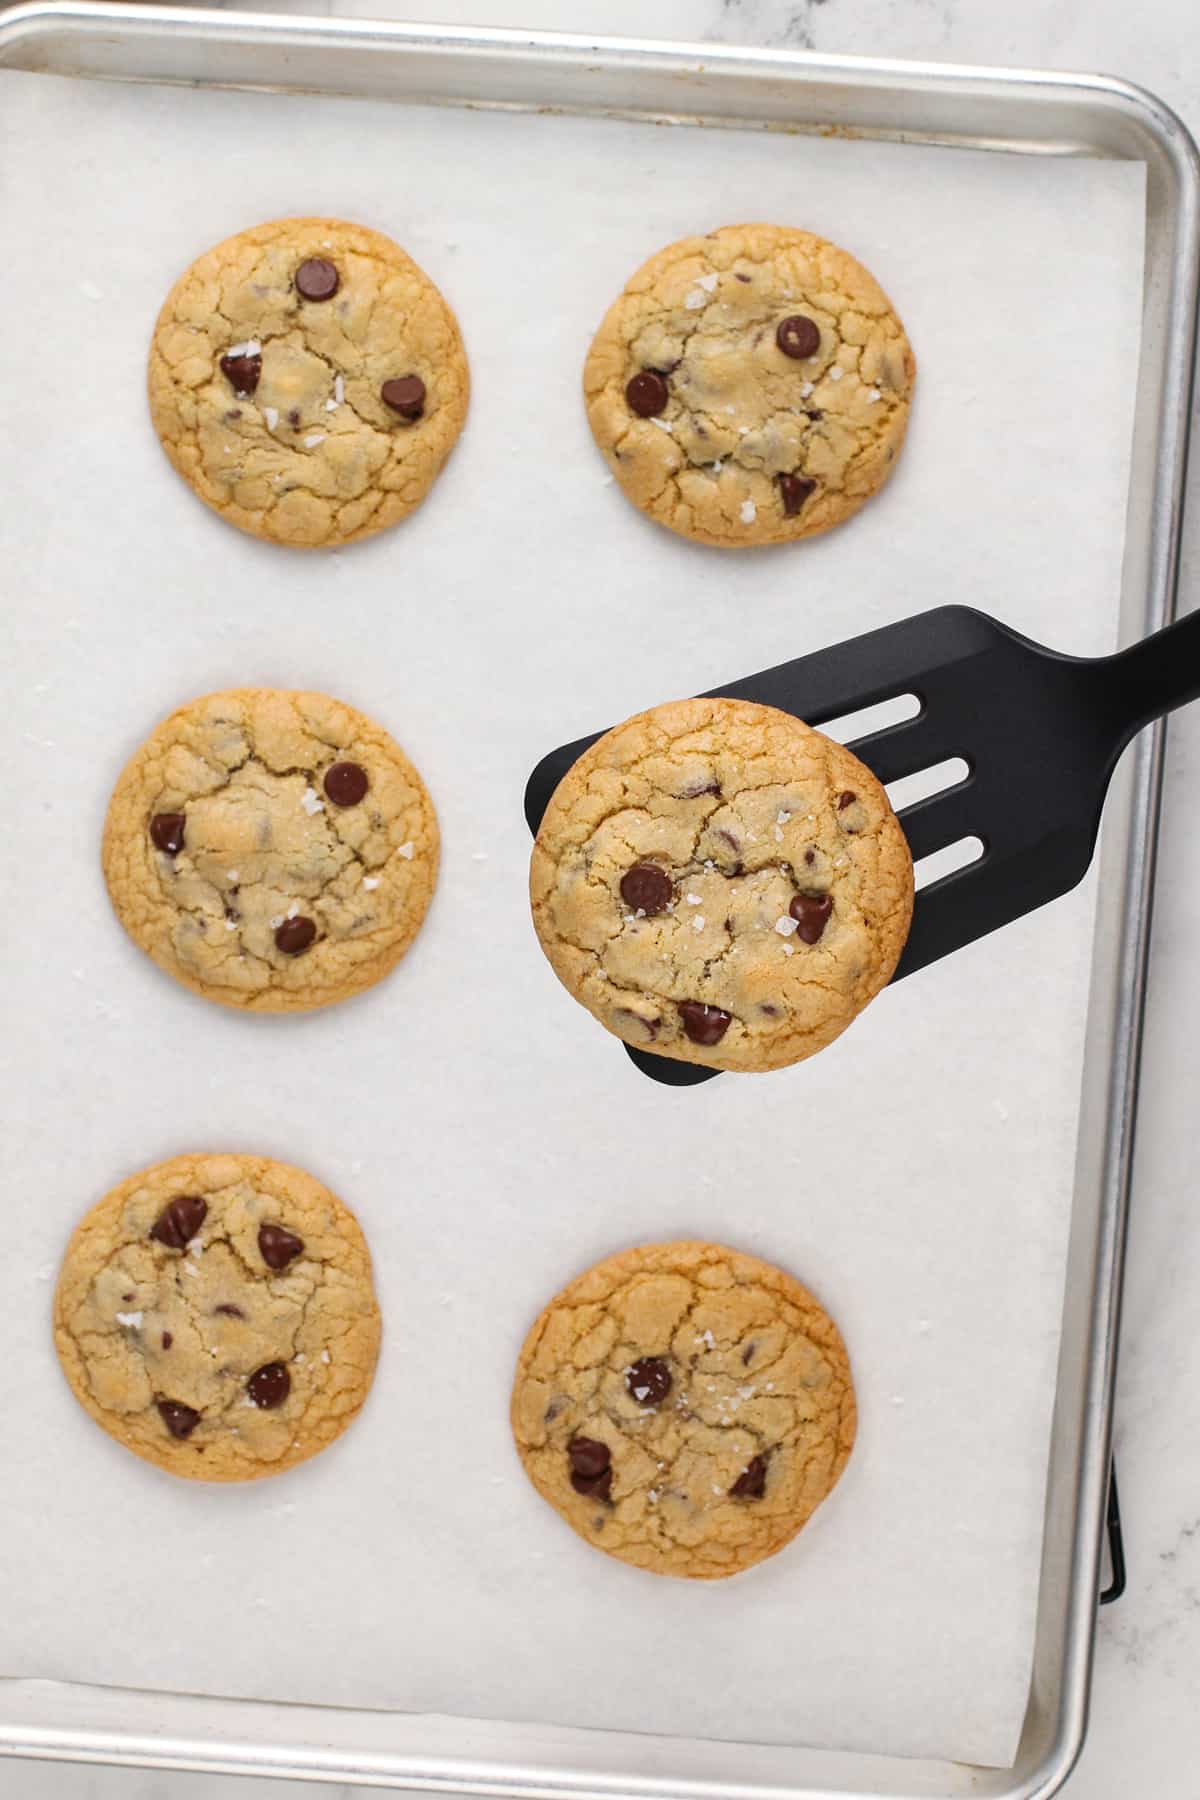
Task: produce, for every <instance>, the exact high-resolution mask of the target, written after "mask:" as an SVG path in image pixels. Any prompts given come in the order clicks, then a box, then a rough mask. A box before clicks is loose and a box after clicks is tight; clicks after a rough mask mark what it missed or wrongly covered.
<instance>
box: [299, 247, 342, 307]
mask: <svg viewBox="0 0 1200 1800" xmlns="http://www.w3.org/2000/svg"><path fill="white" fill-rule="evenodd" d="M341 285H342V279H341V276H340V275H339V274H338V272H337V270H336V269H335V268H334V266H333V264H332V263H331V262H329V261H328V260H327V259H326V258H325V257H324V256H308V257H306V258H305V259H304V261H303V262H302V263H301V264H300V267H299V268H298V269H297V270H296V292H297V293H298V294H300V295H301V296H302V298H304V299H305V300H332V299H333V296H334V295H335V294H336V293H337V291H338V289H339V287H341Z"/></svg>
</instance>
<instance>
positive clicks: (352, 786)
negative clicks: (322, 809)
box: [321, 762, 367, 806]
mask: <svg viewBox="0 0 1200 1800" xmlns="http://www.w3.org/2000/svg"><path fill="white" fill-rule="evenodd" d="M321 786H322V787H323V788H324V789H325V792H326V793H327V794H328V796H329V798H330V799H331V800H332V801H333V804H334V805H335V806H357V805H358V803H359V801H360V800H361V799H362V797H363V795H364V794H365V793H366V791H367V771H366V770H365V769H364V768H363V766H362V764H361V763H356V762H335V763H331V764H330V765H329V767H328V768H327V769H326V771H325V779H324V780H323V781H322V783H321Z"/></svg>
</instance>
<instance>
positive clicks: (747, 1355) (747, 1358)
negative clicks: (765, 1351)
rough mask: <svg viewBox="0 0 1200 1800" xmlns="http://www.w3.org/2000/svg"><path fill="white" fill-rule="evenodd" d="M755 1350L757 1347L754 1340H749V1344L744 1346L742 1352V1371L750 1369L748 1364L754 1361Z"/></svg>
mask: <svg viewBox="0 0 1200 1800" xmlns="http://www.w3.org/2000/svg"><path fill="white" fill-rule="evenodd" d="M757 1349H758V1345H757V1344H756V1343H755V1341H754V1339H753V1338H751V1339H750V1342H749V1343H748V1344H747V1345H746V1348H745V1349H744V1350H743V1351H742V1367H743V1369H748V1368H749V1367H750V1364H751V1363H752V1362H753V1361H754V1352H755V1351H756V1350H757Z"/></svg>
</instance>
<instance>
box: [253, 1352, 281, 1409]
mask: <svg viewBox="0 0 1200 1800" xmlns="http://www.w3.org/2000/svg"><path fill="white" fill-rule="evenodd" d="M291 1391H292V1378H291V1376H290V1375H289V1374H288V1372H287V1370H286V1368H285V1367H284V1365H283V1364H282V1363H281V1362H273V1363H264V1364H263V1366H262V1368H261V1369H255V1371H254V1373H253V1375H252V1376H251V1377H250V1379H249V1381H248V1382H247V1383H246V1392H247V1394H249V1396H250V1398H251V1400H253V1402H254V1404H255V1406H261V1407H263V1408H264V1409H265V1410H266V1411H268V1412H270V1411H273V1410H274V1408H275V1407H277V1406H282V1405H283V1403H284V1401H285V1400H286V1399H287V1397H288V1395H289V1394H290V1393H291Z"/></svg>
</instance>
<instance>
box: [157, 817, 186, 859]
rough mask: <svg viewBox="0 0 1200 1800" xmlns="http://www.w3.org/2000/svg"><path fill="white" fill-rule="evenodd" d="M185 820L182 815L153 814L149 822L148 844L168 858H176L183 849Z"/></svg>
mask: <svg viewBox="0 0 1200 1800" xmlns="http://www.w3.org/2000/svg"><path fill="white" fill-rule="evenodd" d="M186 824H187V820H186V818H185V817H184V815H183V814H182V813H155V815H154V817H153V818H152V819H151V821H150V842H151V843H152V844H153V845H154V848H155V849H156V850H163V851H165V852H166V854H167V855H168V856H178V855H179V852H180V851H181V850H182V849H183V831H184V827H185V825H186Z"/></svg>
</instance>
